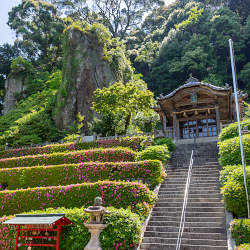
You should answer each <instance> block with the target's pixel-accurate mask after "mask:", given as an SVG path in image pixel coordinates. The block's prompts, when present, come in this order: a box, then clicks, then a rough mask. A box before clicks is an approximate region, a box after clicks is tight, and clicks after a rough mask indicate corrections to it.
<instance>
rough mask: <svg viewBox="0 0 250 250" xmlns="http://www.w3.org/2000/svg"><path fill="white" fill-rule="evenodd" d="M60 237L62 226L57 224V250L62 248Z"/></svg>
mask: <svg viewBox="0 0 250 250" xmlns="http://www.w3.org/2000/svg"><path fill="white" fill-rule="evenodd" d="M60 237H61V226H60V225H58V226H57V234H56V250H60Z"/></svg>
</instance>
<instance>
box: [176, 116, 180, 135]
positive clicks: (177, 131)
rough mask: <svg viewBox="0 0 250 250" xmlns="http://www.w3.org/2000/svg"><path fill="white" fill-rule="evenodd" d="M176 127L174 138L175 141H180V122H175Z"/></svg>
mask: <svg viewBox="0 0 250 250" xmlns="http://www.w3.org/2000/svg"><path fill="white" fill-rule="evenodd" d="M176 123H177V126H176V137H177V139H180V121H179V120H177V122H176Z"/></svg>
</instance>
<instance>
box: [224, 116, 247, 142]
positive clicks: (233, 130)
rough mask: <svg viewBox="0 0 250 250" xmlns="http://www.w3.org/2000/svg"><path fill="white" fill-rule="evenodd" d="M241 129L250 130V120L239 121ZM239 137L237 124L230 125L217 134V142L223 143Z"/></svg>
mask: <svg viewBox="0 0 250 250" xmlns="http://www.w3.org/2000/svg"><path fill="white" fill-rule="evenodd" d="M240 124H241V128H242V129H243V128H244V127H247V128H248V130H250V119H247V120H243V121H241V123H240ZM236 136H239V132H238V122H235V123H231V124H230V125H229V126H227V127H225V128H223V129H222V130H221V132H220V134H219V141H225V140H227V139H231V138H234V137H236Z"/></svg>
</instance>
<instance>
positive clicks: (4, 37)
mask: <svg viewBox="0 0 250 250" xmlns="http://www.w3.org/2000/svg"><path fill="white" fill-rule="evenodd" d="M174 1H175V0H165V3H166V5H168V4H170V3H172V2H174ZM21 2H22V0H0V45H2V44H4V43H11V44H13V42H14V41H15V32H14V31H12V30H11V29H10V28H9V26H8V25H7V21H8V12H9V11H10V10H11V9H12V8H13V7H14V6H17V5H18V4H20V3H21Z"/></svg>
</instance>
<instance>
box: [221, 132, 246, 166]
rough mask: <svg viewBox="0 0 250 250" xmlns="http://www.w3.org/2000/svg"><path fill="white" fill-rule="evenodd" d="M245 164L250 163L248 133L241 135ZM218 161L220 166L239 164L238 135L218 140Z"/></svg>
mask: <svg viewBox="0 0 250 250" xmlns="http://www.w3.org/2000/svg"><path fill="white" fill-rule="evenodd" d="M242 141H243V144H244V150H245V159H246V164H247V165H250V134H247V135H243V136H242ZM218 146H219V156H220V158H219V162H220V164H221V165H222V166H226V165H239V164H241V154H240V141H239V137H234V138H232V139H228V140H224V141H222V142H218Z"/></svg>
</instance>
